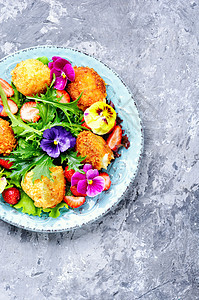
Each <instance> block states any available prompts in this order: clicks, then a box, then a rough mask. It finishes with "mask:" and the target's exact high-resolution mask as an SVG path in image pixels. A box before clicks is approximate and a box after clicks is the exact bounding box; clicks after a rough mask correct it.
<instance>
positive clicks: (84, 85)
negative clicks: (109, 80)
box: [67, 66, 107, 111]
mask: <svg viewBox="0 0 199 300" xmlns="http://www.w3.org/2000/svg"><path fill="white" fill-rule="evenodd" d="M74 71H75V81H73V82H70V83H69V84H68V86H67V91H68V93H69V94H70V97H71V99H72V100H73V101H74V100H76V99H77V98H78V97H79V96H80V94H81V92H83V94H82V96H81V98H80V100H79V101H78V107H79V109H81V110H83V111H84V110H86V109H87V108H88V107H89V106H91V105H92V104H93V103H95V102H97V101H103V102H106V95H107V94H106V85H105V82H104V80H103V79H102V78H101V77H100V76H99V74H98V73H97V72H96V71H95V70H94V69H92V68H88V67H76V66H75V67H74Z"/></svg>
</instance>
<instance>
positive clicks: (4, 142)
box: [0, 118, 17, 155]
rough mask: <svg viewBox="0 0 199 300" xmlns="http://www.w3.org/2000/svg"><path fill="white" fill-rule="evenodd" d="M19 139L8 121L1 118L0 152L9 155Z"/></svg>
mask: <svg viewBox="0 0 199 300" xmlns="http://www.w3.org/2000/svg"><path fill="white" fill-rule="evenodd" d="M16 145H17V141H16V139H15V136H14V132H13V130H12V128H11V126H10V124H9V122H8V121H6V120H3V119H1V118H0V154H3V155H9V154H10V152H11V151H12V150H13V149H14V148H15V147H16Z"/></svg>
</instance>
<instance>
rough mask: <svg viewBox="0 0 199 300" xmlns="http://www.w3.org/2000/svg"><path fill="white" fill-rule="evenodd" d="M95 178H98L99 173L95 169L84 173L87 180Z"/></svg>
mask: <svg viewBox="0 0 199 300" xmlns="http://www.w3.org/2000/svg"><path fill="white" fill-rule="evenodd" d="M96 176H99V172H98V170H97V169H94V170H88V171H87V172H86V178H87V179H93V178H95V177H96Z"/></svg>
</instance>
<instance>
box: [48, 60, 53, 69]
mask: <svg viewBox="0 0 199 300" xmlns="http://www.w3.org/2000/svg"><path fill="white" fill-rule="evenodd" d="M48 67H49V69H50V70H51V69H52V68H53V62H49V63H48Z"/></svg>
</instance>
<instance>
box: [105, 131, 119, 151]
mask: <svg viewBox="0 0 199 300" xmlns="http://www.w3.org/2000/svg"><path fill="white" fill-rule="evenodd" d="M106 142H107V145H108V146H109V147H110V148H111V150H117V149H118V147H119V146H120V145H121V142H122V128H121V127H120V126H119V125H117V126H115V128H114V129H113V131H112V132H111V133H110V135H109V137H108V139H107V141H106Z"/></svg>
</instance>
